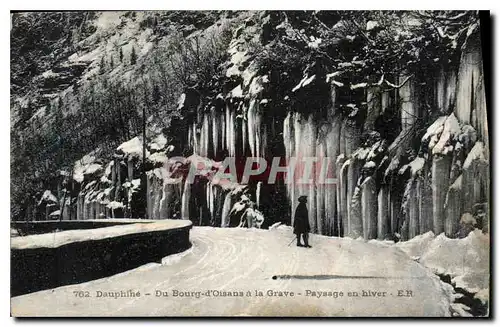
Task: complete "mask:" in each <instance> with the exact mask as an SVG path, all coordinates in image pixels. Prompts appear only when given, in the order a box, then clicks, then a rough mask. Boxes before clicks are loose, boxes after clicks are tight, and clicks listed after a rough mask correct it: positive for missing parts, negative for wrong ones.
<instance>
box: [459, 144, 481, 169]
mask: <svg viewBox="0 0 500 327" xmlns="http://www.w3.org/2000/svg"><path fill="white" fill-rule="evenodd" d="M474 160H486V159H485V157H484V148H483V142H476V144H474V147H473V148H472V150H470V152H469V154H468V155H467V158H466V159H465V161H464V169H468V168H469V167H470V165H471V164H472V162H473V161H474Z"/></svg>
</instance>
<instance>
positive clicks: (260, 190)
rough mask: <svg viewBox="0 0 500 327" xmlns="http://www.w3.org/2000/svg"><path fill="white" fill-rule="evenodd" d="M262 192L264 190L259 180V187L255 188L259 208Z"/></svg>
mask: <svg viewBox="0 0 500 327" xmlns="http://www.w3.org/2000/svg"><path fill="white" fill-rule="evenodd" d="M260 192H262V182H261V181H259V182H257V189H256V190H255V198H256V202H257V209H260Z"/></svg>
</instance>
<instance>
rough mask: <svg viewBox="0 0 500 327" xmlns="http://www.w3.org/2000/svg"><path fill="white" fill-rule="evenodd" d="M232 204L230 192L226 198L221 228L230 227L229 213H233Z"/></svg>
mask: <svg viewBox="0 0 500 327" xmlns="http://www.w3.org/2000/svg"><path fill="white" fill-rule="evenodd" d="M231 202H232V201H231V192H228V193H227V194H226V197H225V198H224V205H223V207H222V219H221V227H229V212H231V208H232V203H231Z"/></svg>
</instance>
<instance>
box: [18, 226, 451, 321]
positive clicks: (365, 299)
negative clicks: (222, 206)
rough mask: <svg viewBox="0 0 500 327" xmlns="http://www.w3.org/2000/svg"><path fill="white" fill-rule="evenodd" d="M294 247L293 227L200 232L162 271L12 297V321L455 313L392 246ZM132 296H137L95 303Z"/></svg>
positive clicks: (426, 276) (317, 241)
mask: <svg viewBox="0 0 500 327" xmlns="http://www.w3.org/2000/svg"><path fill="white" fill-rule="evenodd" d="M292 239H293V235H292V234H291V230H290V229H289V228H287V227H283V228H278V229H274V230H269V231H268V230H256V229H239V228H211V227H195V228H193V229H192V231H191V242H192V244H193V246H192V248H190V249H189V250H187V251H185V252H183V253H179V254H175V255H172V256H169V257H166V258H165V259H164V260H163V262H162V264H157V263H151V264H148V265H146V266H143V267H139V268H137V269H134V270H130V271H127V272H124V273H121V274H118V275H115V276H112V277H108V278H103V279H99V280H95V281H90V282H86V283H82V284H77V285H69V286H64V287H59V288H56V289H52V290H45V291H40V292H36V293H32V294H27V295H22V296H18V297H14V298H12V299H11V313H12V315H13V316H16V317H20V316H86V317H88V316H200V315H201V316H329V317H331V316H365V317H366V316H449V314H450V313H449V298H448V296H447V295H446V292H445V291H443V289H442V288H441V284H440V282H439V279H438V278H437V277H436V276H435V275H433V274H432V273H431V272H430V271H429V270H427V269H426V268H424V267H423V266H421V265H419V264H418V263H416V262H414V261H412V260H411V259H410V258H409V257H408V256H406V255H405V254H404V253H403V252H401V251H400V250H398V249H396V248H394V247H385V246H380V245H377V244H374V243H371V242H370V243H366V242H364V241H361V240H352V239H341V238H331V237H324V236H319V235H311V237H310V242H311V244H312V246H313V248H311V249H306V248H299V247H296V246H295V242H292V244H291V245H290V246H288V244H289V243H290V241H292ZM128 290H131V291H133V292H140V296H136V297H117V298H110V297H99V296H98V295H99V294H101V295H102V294H105V293H107V294H109V292H120V291H128ZM75 291H76V292H75ZM78 291H83V292H81V293H78ZM176 292H177V293H176ZM292 292H293V296H292ZM313 292H314V293H313ZM341 293H342V294H341ZM356 293H357V296H356ZM129 294H130V293H129ZM160 294H161V295H162V296H157V295H160ZM181 294H182V296H181ZM82 295H83V296H84V297H82ZM86 295H88V297H85V296H86ZM175 295H177V296H175ZM367 295H368V296H367Z"/></svg>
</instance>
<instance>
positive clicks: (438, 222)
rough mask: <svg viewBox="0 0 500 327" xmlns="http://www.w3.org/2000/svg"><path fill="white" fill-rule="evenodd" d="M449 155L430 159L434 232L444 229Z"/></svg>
mask: <svg viewBox="0 0 500 327" xmlns="http://www.w3.org/2000/svg"><path fill="white" fill-rule="evenodd" d="M450 166H451V157H450V156H445V157H441V156H434V157H433V160H432V197H433V199H434V203H433V208H432V216H433V224H432V225H433V227H434V234H436V235H438V234H441V233H442V232H443V231H444V203H445V198H446V190H447V189H448V182H449V175H450Z"/></svg>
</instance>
